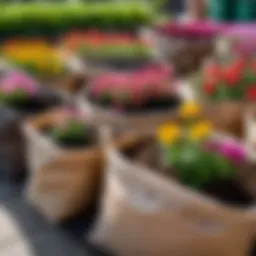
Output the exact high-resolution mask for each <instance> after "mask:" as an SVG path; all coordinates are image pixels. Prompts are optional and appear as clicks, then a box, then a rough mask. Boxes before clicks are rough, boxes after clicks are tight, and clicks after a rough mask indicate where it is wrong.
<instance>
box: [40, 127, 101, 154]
mask: <svg viewBox="0 0 256 256" xmlns="http://www.w3.org/2000/svg"><path fill="white" fill-rule="evenodd" d="M51 131H52V127H47V128H45V129H43V130H42V133H43V134H44V135H45V136H47V137H49V138H50V139H51V140H53V141H54V142H55V143H56V144H57V145H58V146H59V147H61V148H64V149H82V148H85V147H90V146H93V145H95V144H97V142H98V136H97V132H96V130H95V129H93V128H91V129H86V130H85V131H84V132H85V133H87V134H88V135H89V136H88V137H87V138H84V139H79V140H72V139H67V140H64V141H57V140H56V139H55V138H53V137H52V134H51Z"/></svg>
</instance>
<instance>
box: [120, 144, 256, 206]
mask: <svg viewBox="0 0 256 256" xmlns="http://www.w3.org/2000/svg"><path fill="white" fill-rule="evenodd" d="M159 153H160V152H159V147H158V145H157V143H156V142H155V141H153V139H146V140H144V141H142V142H141V143H139V144H137V145H135V146H134V147H133V148H130V149H128V150H126V151H125V152H124V154H125V155H126V156H127V157H128V158H130V159H131V160H133V161H137V162H139V163H140V164H143V165H145V166H147V167H150V168H151V169H152V170H157V171H158V172H159V173H160V174H162V175H165V176H166V177H169V178H172V179H176V177H175V173H174V171H173V170H166V168H164V166H163V165H162V162H161V160H160V155H159ZM251 178H253V179H254V181H255V182H254V184H255V183H256V176H255V175H254V176H252V175H251V170H249V169H248V170H247V168H244V169H240V171H238V174H237V177H235V178H234V179H233V180H229V181H218V182H212V183H210V184H206V185H205V186H204V187H203V188H201V189H200V190H199V192H201V193H203V194H206V195H208V196H210V197H212V198H215V199H217V200H219V201H221V202H223V203H227V204H230V205H234V206H249V205H251V204H253V203H254V202H255V198H256V195H255V194H254V195H253V194H251V193H250V192H249V189H247V187H246V185H247V183H246V181H247V180H248V179H251Z"/></svg>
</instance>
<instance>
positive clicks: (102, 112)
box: [78, 82, 194, 130]
mask: <svg viewBox="0 0 256 256" xmlns="http://www.w3.org/2000/svg"><path fill="white" fill-rule="evenodd" d="M178 97H180V99H181V101H185V100H189V99H193V98H194V94H193V91H192V90H191V89H190V88H189V87H188V86H187V84H186V83H184V82H181V83H180V84H179V87H178ZM78 108H79V109H80V110H81V112H82V113H83V114H84V116H89V117H90V118H92V119H93V120H94V122H95V123H97V124H98V125H109V126H112V127H115V128H117V129H120V130H122V129H125V130H145V129H147V130H154V129H155V127H156V126H157V125H159V124H161V123H163V122H165V121H168V120H172V119H173V118H176V109H175V108H174V109H170V108H169V109H168V108H167V109H165V110H159V111H149V112H142V113H139V112H138V113H134V114H133V113H122V112H116V111H114V110H113V109H106V108H104V107H102V106H100V105H96V104H94V103H92V102H90V100H89V99H88V98H87V96H86V91H85V92H84V93H83V94H81V95H80V96H79V99H78Z"/></svg>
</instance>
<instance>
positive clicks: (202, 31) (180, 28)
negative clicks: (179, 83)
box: [152, 22, 219, 75]
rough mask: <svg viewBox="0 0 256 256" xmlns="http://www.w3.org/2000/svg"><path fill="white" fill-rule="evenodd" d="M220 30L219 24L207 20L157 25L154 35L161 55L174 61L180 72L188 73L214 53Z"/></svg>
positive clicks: (176, 68) (177, 70)
mask: <svg viewBox="0 0 256 256" xmlns="http://www.w3.org/2000/svg"><path fill="white" fill-rule="evenodd" d="M218 30H219V27H218V26H217V25H215V24H212V23H207V22H192V23H168V24H166V25H161V26H158V27H156V28H155V29H154V31H153V34H152V37H154V41H155V47H156V50H157V51H158V52H159V54H160V56H162V58H164V59H165V60H166V61H168V62H170V63H172V64H173V65H174V67H175V71H176V72H177V73H178V74H181V75H184V74H185V75H186V74H189V73H191V72H193V71H196V70H197V69H198V68H199V67H200V65H201V64H202V61H203V60H204V59H205V58H207V57H208V56H211V55H212V54H214V44H215V38H216V36H217V33H218ZM152 40H153V39H152Z"/></svg>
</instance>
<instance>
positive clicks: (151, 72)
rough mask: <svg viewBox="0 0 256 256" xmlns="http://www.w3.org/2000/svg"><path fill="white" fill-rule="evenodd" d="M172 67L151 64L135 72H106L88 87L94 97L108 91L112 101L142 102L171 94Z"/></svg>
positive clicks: (120, 102) (98, 96) (172, 91)
mask: <svg viewBox="0 0 256 256" xmlns="http://www.w3.org/2000/svg"><path fill="white" fill-rule="evenodd" d="M172 80H174V79H173V75H172V69H171V68H169V67H168V66H166V65H152V66H149V67H146V68H143V69H140V70H137V71H135V72H118V73H117V72H107V73H105V74H103V75H101V76H100V77H97V78H96V79H94V81H93V82H92V84H91V86H90V87H89V90H90V92H91V93H92V95H94V97H96V98H100V97H101V96H102V95H104V93H106V92H107V93H108V95H109V96H110V97H111V99H112V102H115V103H119V104H122V103H123V102H124V100H126V99H129V101H132V102H130V103H132V104H143V103H144V102H147V101H149V100H151V99H152V98H153V97H161V96H162V95H166V94H167V93H168V94H169V93H170V94H173V93H174V90H173V81H172Z"/></svg>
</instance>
